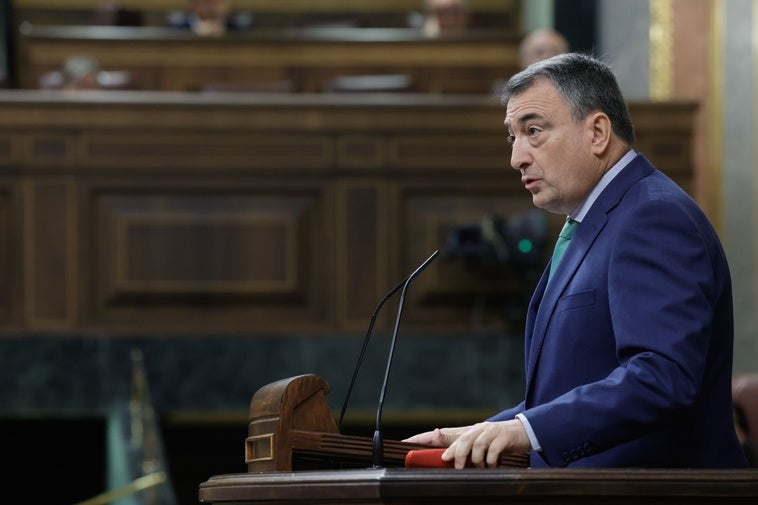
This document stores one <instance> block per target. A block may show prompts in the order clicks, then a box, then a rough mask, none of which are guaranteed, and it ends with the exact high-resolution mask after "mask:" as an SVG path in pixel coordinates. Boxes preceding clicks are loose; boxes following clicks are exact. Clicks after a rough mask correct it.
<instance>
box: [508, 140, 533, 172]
mask: <svg viewBox="0 0 758 505" xmlns="http://www.w3.org/2000/svg"><path fill="white" fill-rule="evenodd" d="M531 159H532V157H531V154H530V152H529V149H528V147H527V146H525V145H524V144H523V143H522V142H520V141H519V140H518V139H517V140H515V141H514V142H513V144H511V167H513V168H514V169H515V170H524V169H526V168H527V167H528V166H529V165H531V163H532V162H531Z"/></svg>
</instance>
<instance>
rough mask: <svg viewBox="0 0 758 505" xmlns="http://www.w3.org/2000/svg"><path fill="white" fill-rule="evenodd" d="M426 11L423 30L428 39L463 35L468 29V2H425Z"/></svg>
mask: <svg viewBox="0 0 758 505" xmlns="http://www.w3.org/2000/svg"><path fill="white" fill-rule="evenodd" d="M424 10H425V12H426V18H425V21H424V26H423V30H424V34H425V35H426V36H427V37H438V36H440V35H445V34H452V33H461V32H464V31H465V30H466V29H467V28H468V25H469V9H468V2H467V0H424Z"/></svg>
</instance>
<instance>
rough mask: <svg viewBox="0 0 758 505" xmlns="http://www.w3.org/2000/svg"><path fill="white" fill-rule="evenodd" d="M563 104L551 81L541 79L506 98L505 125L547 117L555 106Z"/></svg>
mask: <svg viewBox="0 0 758 505" xmlns="http://www.w3.org/2000/svg"><path fill="white" fill-rule="evenodd" d="M561 105H565V102H564V100H563V99H562V98H561V96H560V95H559V94H558V90H556V89H555V86H553V85H552V83H550V82H547V81H541V82H537V83H535V84H533V85H532V86H530V87H528V88H526V89H524V90H523V91H521V92H520V93H518V94H515V95H513V96H511V97H510V98H509V99H508V102H507V103H506V107H505V123H506V125H507V124H509V123H512V122H515V121H523V120H524V119H532V118H536V117H547V116H548V115H550V114H551V113H552V112H554V110H555V108H556V107H560V106H561Z"/></svg>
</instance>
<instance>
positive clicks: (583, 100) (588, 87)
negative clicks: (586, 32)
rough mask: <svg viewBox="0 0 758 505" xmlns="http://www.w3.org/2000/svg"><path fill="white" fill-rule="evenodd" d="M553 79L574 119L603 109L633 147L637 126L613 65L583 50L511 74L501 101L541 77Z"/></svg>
mask: <svg viewBox="0 0 758 505" xmlns="http://www.w3.org/2000/svg"><path fill="white" fill-rule="evenodd" d="M542 79H545V80H548V81H550V82H551V83H552V84H553V85H554V86H555V88H556V90H557V91H558V93H559V94H560V95H561V97H563V99H564V100H566V102H567V103H568V104H569V106H570V107H571V110H572V113H573V117H574V120H575V121H581V120H582V119H584V118H586V117H587V116H588V115H589V114H590V113H592V112H595V111H602V112H603V113H605V114H606V115H607V116H608V118H609V119H610V121H611V126H612V127H613V132H614V133H615V134H616V135H617V136H618V137H619V138H620V139H621V140H622V141H624V142H625V143H626V144H628V145H629V146H630V147H631V146H632V145H633V144H634V126H633V125H632V119H631V116H630V115H629V108H628V106H627V103H626V101H625V100H624V96H623V95H622V94H621V89H620V88H619V85H618V82H617V81H616V77H615V76H614V75H613V71H611V69H610V67H609V66H608V65H606V64H605V63H603V62H601V61H600V60H598V59H596V58H594V57H592V56H589V55H586V54H582V53H566V54H559V55H557V56H553V57H551V58H548V59H546V60H542V61H538V62H537V63H534V64H532V65H530V66H529V67H527V68H525V69H524V70H522V71H521V72H519V73H518V74H516V75H514V76H513V77H511V78H510V79H509V80H508V82H507V83H506V85H505V88H504V89H503V96H502V100H501V101H502V104H503V106H505V107H507V106H508V102H509V101H510V99H511V98H512V97H514V96H516V95H519V94H521V93H523V92H524V91H526V90H527V89H529V88H531V87H532V86H533V85H534V84H535V83H537V82H538V81H540V80H542Z"/></svg>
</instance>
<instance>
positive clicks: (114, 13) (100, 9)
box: [92, 0, 143, 26]
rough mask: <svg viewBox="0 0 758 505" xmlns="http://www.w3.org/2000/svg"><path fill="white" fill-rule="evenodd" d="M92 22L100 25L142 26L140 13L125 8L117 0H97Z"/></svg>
mask: <svg viewBox="0 0 758 505" xmlns="http://www.w3.org/2000/svg"><path fill="white" fill-rule="evenodd" d="M92 24H94V25H100V26H142V24H143V19H142V13H141V12H140V11H138V10H135V9H126V8H124V7H122V6H121V2H120V1H119V0H98V2H97V5H96V6H95V10H94V12H93V13H92Z"/></svg>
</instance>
